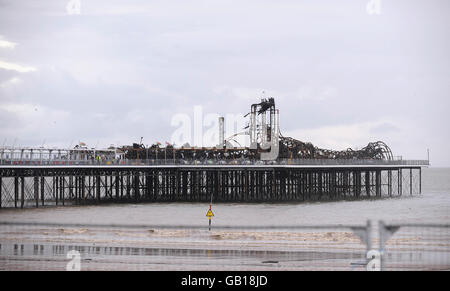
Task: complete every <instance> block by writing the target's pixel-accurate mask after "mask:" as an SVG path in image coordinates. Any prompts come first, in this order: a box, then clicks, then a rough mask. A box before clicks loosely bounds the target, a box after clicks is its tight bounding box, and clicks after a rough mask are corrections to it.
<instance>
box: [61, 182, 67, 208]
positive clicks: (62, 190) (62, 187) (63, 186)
mask: <svg viewBox="0 0 450 291" xmlns="http://www.w3.org/2000/svg"><path fill="white" fill-rule="evenodd" d="M65 182H66V178H65V177H64V176H61V189H60V190H61V201H62V205H63V206H64V202H65V199H64V190H65V189H64V188H65V185H64V184H65Z"/></svg>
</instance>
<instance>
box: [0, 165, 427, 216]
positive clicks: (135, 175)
mask: <svg viewBox="0 0 450 291" xmlns="http://www.w3.org/2000/svg"><path fill="white" fill-rule="evenodd" d="M408 164H409V165H407V164H406V163H405V164H403V165H388V164H384V165H381V164H380V165H154V166H150V165H147V166H131V165H130V166H127V165H121V166H64V165H58V166H45V167H42V166H13V167H11V166H1V167H0V189H1V191H0V198H1V199H0V201H1V204H0V207H1V208H11V207H12V208H24V207H42V206H49V205H81V204H99V203H113V202H131V203H140V202H177V201H180V202H210V201H211V199H212V201H214V202H285V201H292V202H295V201H330V200H331V201H333V200H341V199H346V200H352V199H364V198H368V199H370V198H382V197H395V196H401V195H405V194H407V195H413V194H420V193H421V188H422V185H421V174H422V170H421V167H422V166H421V165H420V164H421V163H420V161H409V162H408ZM413 164H415V165H413Z"/></svg>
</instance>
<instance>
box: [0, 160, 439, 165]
mask: <svg viewBox="0 0 450 291" xmlns="http://www.w3.org/2000/svg"><path fill="white" fill-rule="evenodd" d="M0 165H3V166H27V165H28V166H71V165H73V166H112V165H114V166H151V165H305V166H327V165H329V166H340V165H342V166H349V165H369V166H372V165H374V166H376V165H379V166H383V165H386V166H429V165H430V163H429V161H428V160H370V159H279V160H275V161H261V160H249V159H233V160H231V159H230V160H216V159H203V160H185V159H158V160H154V159H153V160H150V159H149V160H145V159H139V160H127V159H110V160H100V161H99V160H69V159H52V160H29V159H28V160H27V159H2V160H0Z"/></svg>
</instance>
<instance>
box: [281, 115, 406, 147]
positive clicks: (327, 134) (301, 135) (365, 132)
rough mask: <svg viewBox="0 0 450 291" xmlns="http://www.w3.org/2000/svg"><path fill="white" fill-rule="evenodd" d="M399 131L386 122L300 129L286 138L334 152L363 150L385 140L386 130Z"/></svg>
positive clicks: (391, 123)
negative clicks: (370, 144) (309, 143)
mask: <svg viewBox="0 0 450 291" xmlns="http://www.w3.org/2000/svg"><path fill="white" fill-rule="evenodd" d="M384 129H386V130H388V131H392V130H394V129H395V130H398V129H397V126H395V125H394V122H386V121H384V120H379V121H372V122H361V123H352V124H341V125H330V126H322V127H318V128H306V129H298V130H292V131H288V132H286V133H285V134H284V135H285V136H291V137H293V138H295V139H298V140H301V141H304V142H311V143H313V144H314V145H315V146H318V147H320V148H326V149H333V150H344V149H347V148H349V147H350V148H353V149H356V148H362V147H364V146H366V145H367V144H368V143H369V142H374V141H378V140H385V138H386V137H387V134H386V133H385V130H384Z"/></svg>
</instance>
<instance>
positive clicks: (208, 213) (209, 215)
mask: <svg viewBox="0 0 450 291" xmlns="http://www.w3.org/2000/svg"><path fill="white" fill-rule="evenodd" d="M211 207H212V205H211V204H209V210H208V212H207V213H206V216H207V217H208V219H209V230H210V231H211V217H212V216H214V213H213V212H212V210H211Z"/></svg>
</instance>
